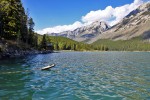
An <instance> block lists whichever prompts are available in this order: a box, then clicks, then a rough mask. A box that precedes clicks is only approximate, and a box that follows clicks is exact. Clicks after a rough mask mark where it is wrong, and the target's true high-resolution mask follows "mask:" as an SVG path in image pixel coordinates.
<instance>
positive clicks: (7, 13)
mask: <svg viewBox="0 0 150 100" xmlns="http://www.w3.org/2000/svg"><path fill="white" fill-rule="evenodd" d="M0 38H5V39H6V40H13V41H16V42H17V44H18V45H19V44H20V43H26V44H28V45H30V46H32V47H37V40H38V39H37V38H38V37H37V34H36V33H34V22H33V19H32V18H29V16H28V15H27V14H26V13H25V10H24V7H23V6H22V3H21V0H0Z"/></svg>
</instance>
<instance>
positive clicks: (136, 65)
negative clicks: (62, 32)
mask: <svg viewBox="0 0 150 100" xmlns="http://www.w3.org/2000/svg"><path fill="white" fill-rule="evenodd" d="M53 63H55V64H56V66H55V67H53V68H52V69H51V70H48V71H41V70H40V68H41V67H43V66H47V65H49V64H53ZM0 100H150V53H149V52H60V53H52V54H39V55H34V56H28V57H25V58H16V59H9V60H1V61H0Z"/></svg>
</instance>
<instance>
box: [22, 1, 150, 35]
mask: <svg viewBox="0 0 150 100" xmlns="http://www.w3.org/2000/svg"><path fill="white" fill-rule="evenodd" d="M147 1H150V0H22V3H23V6H24V7H25V9H28V11H29V15H30V16H31V17H32V18H33V20H34V22H35V31H36V32H38V33H39V34H46V33H53V32H54V33H59V32H63V31H67V30H74V29H76V28H79V27H82V26H86V25H88V24H90V23H92V22H94V21H98V20H99V21H105V22H107V23H108V24H109V25H110V26H113V25H115V24H116V23H118V22H119V21H120V20H121V19H122V18H123V17H125V16H126V15H127V14H128V13H129V12H131V11H132V10H134V9H136V8H137V7H138V6H140V5H141V4H143V3H144V2H147Z"/></svg>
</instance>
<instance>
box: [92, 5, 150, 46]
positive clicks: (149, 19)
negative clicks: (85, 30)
mask: <svg viewBox="0 0 150 100" xmlns="http://www.w3.org/2000/svg"><path fill="white" fill-rule="evenodd" d="M137 36H142V37H143V39H149V38H150V3H145V4H143V5H141V6H140V7H138V8H137V9H135V10H134V11H132V12H131V13H129V14H128V15H127V16H126V17H125V18H124V19H123V20H122V21H120V22H119V23H118V24H117V25H115V26H113V27H112V28H110V29H109V30H107V31H106V32H103V34H100V35H99V36H97V37H96V38H94V39H92V40H91V41H89V43H92V42H95V41H96V40H98V39H111V40H128V39H131V38H133V37H137Z"/></svg>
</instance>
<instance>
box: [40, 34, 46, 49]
mask: <svg viewBox="0 0 150 100" xmlns="http://www.w3.org/2000/svg"><path fill="white" fill-rule="evenodd" d="M41 49H44V50H46V49H47V40H46V34H44V35H43V38H42V41H41Z"/></svg>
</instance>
